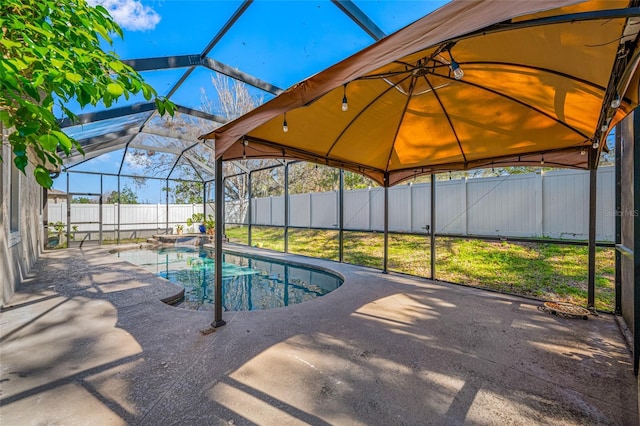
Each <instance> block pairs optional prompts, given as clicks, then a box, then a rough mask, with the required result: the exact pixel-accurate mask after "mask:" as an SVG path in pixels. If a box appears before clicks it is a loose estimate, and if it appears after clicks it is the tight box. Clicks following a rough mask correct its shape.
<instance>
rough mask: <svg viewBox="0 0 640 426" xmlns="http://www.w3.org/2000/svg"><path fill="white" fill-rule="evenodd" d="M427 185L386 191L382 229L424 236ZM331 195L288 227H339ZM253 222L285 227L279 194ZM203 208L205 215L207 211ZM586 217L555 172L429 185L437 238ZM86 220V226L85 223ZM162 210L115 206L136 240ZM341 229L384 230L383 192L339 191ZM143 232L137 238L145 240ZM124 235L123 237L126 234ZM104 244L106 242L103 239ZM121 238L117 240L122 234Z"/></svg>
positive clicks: (182, 210)
mask: <svg viewBox="0 0 640 426" xmlns="http://www.w3.org/2000/svg"><path fill="white" fill-rule="evenodd" d="M430 188H431V184H429V183H427V184H415V185H400V186H396V187H393V188H390V189H389V230H390V231H392V232H409V233H426V232H427V228H426V227H427V225H429V224H430V222H431V218H430V212H431V206H430ZM614 189H615V182H614V169H613V167H606V168H601V169H600V170H599V171H598V187H597V227H596V233H597V239H598V240H600V241H613V239H614V232H615V230H614V227H615V222H614V217H615V208H614V206H615V204H614V203H615V201H614V196H615V190H614ZM339 201H340V200H339V193H338V191H332V192H321V193H312V194H295V195H290V196H289V225H290V226H294V227H303V228H330V229H338V218H339V214H340V212H339V209H340V203H339ZM251 203H252V205H251V212H252V221H251V222H252V224H254V225H261V226H284V196H279V197H265V198H254V199H252V200H251ZM209 209H210V208H209V207H207V213H213V208H211V210H209ZM168 212H169V232H172V229H175V225H176V224H179V223H181V224H185V223H186V219H187V218H189V217H191V215H192V214H193V213H200V212H202V205H200V204H194V205H191V204H170V205H169V208H168ZM66 214H67V206H66V203H60V204H49V223H54V222H57V221H61V222H64V223H66ZM588 216H589V173H588V172H585V171H574V170H556V171H549V172H544V173H531V174H523V175H510V176H499V177H489V178H476V179H458V180H450V181H438V182H436V233H437V234H439V235H447V234H449V235H486V236H505V237H550V238H566V239H579V240H586V239H587V237H588ZM225 217H226V222H227V223H236V224H238V223H240V224H242V223H244V224H247V223H248V217H247V201H229V202H227V203H226V204H225ZM99 220H100V212H99V206H98V205H96V204H72V205H71V224H72V225H73V224H78V225H77V227H78V231H79V232H82V231H85V232H96V231H97V230H98V229H99ZM87 222H91V223H87ZM102 223H103V227H102V230H103V233H107V232H110V233H113V232H114V231H115V230H116V229H117V227H118V205H117V204H116V205H114V204H104V205H103V206H102ZM166 223H167V206H166V205H165V204H122V205H121V206H120V231H121V233H122V232H125V233H126V232H129V233H131V234H132V235H134V234H135V235H136V236H142V234H143V232H142V231H145V230H146V231H149V233H150V232H167V229H166ZM344 229H346V230H358V231H383V229H384V189H383V188H371V189H359V190H352V191H345V192H344ZM147 234H148V233H146V234H144V236H146V235H147ZM125 235H126V234H125ZM106 238H110V237H106ZM123 238H124V236H123Z"/></svg>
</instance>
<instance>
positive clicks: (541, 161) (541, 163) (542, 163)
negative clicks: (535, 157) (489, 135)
mask: <svg viewBox="0 0 640 426" xmlns="http://www.w3.org/2000/svg"><path fill="white" fill-rule="evenodd" d="M540 165H541V166H544V157H542V158H541V159H540Z"/></svg>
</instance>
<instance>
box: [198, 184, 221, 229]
mask: <svg viewBox="0 0 640 426" xmlns="http://www.w3.org/2000/svg"><path fill="white" fill-rule="evenodd" d="M216 207H218V206H216ZM216 210H217V209H216ZM206 220H207V183H206V182H202V222H205V221H206Z"/></svg>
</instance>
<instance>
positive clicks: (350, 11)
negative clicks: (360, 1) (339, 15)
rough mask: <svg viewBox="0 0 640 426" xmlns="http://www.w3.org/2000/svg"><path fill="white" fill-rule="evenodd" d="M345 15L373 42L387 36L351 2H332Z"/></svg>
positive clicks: (338, 0)
mask: <svg viewBox="0 0 640 426" xmlns="http://www.w3.org/2000/svg"><path fill="white" fill-rule="evenodd" d="M332 2H333V4H335V5H336V7H337V8H338V9H340V10H341V11H342V12H343V13H344V14H345V15H347V16H348V17H349V18H351V20H352V21H353V22H355V23H356V24H357V25H358V26H359V27H360V28H362V29H363V30H364V32H366V33H367V34H369V36H371V38H373V39H374V40H375V41H378V40H380V39H383V38H384V37H386V36H387V35H386V34H385V33H384V31H382V30H381V29H380V28H379V27H378V26H377V25H376V24H375V23H374V22H373V21H372V20H371V19H369V17H368V16H367V15H366V14H365V13H364V12H363V11H362V10H361V9H360V8H359V7H358V6H356V5H355V3H353V2H352V1H351V0H332Z"/></svg>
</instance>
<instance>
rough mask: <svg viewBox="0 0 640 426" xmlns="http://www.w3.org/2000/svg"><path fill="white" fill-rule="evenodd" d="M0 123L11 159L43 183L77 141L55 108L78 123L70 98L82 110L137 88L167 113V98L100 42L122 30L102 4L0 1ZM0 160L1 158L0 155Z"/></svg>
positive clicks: (69, 0) (48, 183) (169, 110)
mask: <svg viewBox="0 0 640 426" xmlns="http://www.w3.org/2000/svg"><path fill="white" fill-rule="evenodd" d="M0 31H1V34H0V58H1V59H2V60H1V61H0V121H1V122H2V125H3V126H4V127H6V128H8V129H12V130H13V131H12V133H11V134H10V135H9V137H8V139H9V143H10V144H11V146H12V150H13V153H14V155H15V158H14V164H15V166H16V167H17V168H18V169H20V170H21V171H22V172H23V173H24V172H25V168H26V167H27V165H28V164H29V162H31V163H32V164H33V165H34V172H33V173H34V176H35V178H36V181H37V182H38V183H39V184H40V185H41V186H43V187H45V188H50V187H51V185H52V184H53V181H52V179H51V177H50V176H49V174H50V169H57V168H58V167H59V166H61V165H62V164H63V160H62V158H61V157H60V154H62V153H64V154H66V155H69V154H70V153H71V151H72V150H73V149H74V148H75V149H76V150H77V151H78V152H80V153H83V151H82V147H81V146H80V144H79V143H78V142H77V141H76V140H75V139H73V138H71V137H69V136H67V135H66V134H65V133H64V132H62V131H61V129H60V126H59V124H58V120H57V118H56V117H55V116H54V113H53V110H54V107H56V106H57V107H58V108H59V109H60V111H61V112H62V114H63V117H68V118H69V119H71V120H72V121H77V116H76V115H75V114H74V113H73V112H72V111H71V110H70V109H69V108H67V106H66V105H68V103H69V102H71V101H76V102H77V103H78V104H79V105H80V107H81V108H84V107H85V106H87V105H93V106H95V105H97V104H98V103H100V102H102V103H103V104H104V105H105V107H107V108H109V107H110V106H111V105H112V104H113V103H114V102H115V101H117V100H118V99H120V98H121V97H124V98H125V99H129V97H130V96H131V95H134V94H137V93H140V92H142V94H143V96H144V98H145V99H147V100H150V99H152V98H155V103H156V107H157V109H158V112H159V113H160V114H164V113H165V112H166V113H168V114H169V115H173V112H174V108H175V106H174V104H173V103H171V102H170V101H169V100H168V99H166V98H162V97H158V96H157V93H156V91H155V90H154V89H153V87H151V86H150V85H149V84H147V83H145V82H144V81H143V79H142V77H141V76H140V74H139V73H138V72H136V71H135V70H134V69H133V68H131V67H130V66H128V65H126V64H124V63H123V62H122V61H120V59H119V58H118V56H117V55H116V54H115V53H114V52H105V51H103V50H102V48H101V46H100V42H101V40H104V41H106V42H107V43H109V45H111V44H112V38H111V37H112V35H116V36H119V37H122V36H123V34H122V29H121V28H120V27H119V26H118V24H117V23H115V22H114V21H113V19H112V17H111V16H110V15H109V12H108V11H107V10H106V9H105V8H104V7H102V6H99V5H98V6H96V7H91V6H89V5H87V3H86V2H85V0H66V1H54V0H3V2H2V6H0ZM0 160H2V157H1V156H0Z"/></svg>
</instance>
